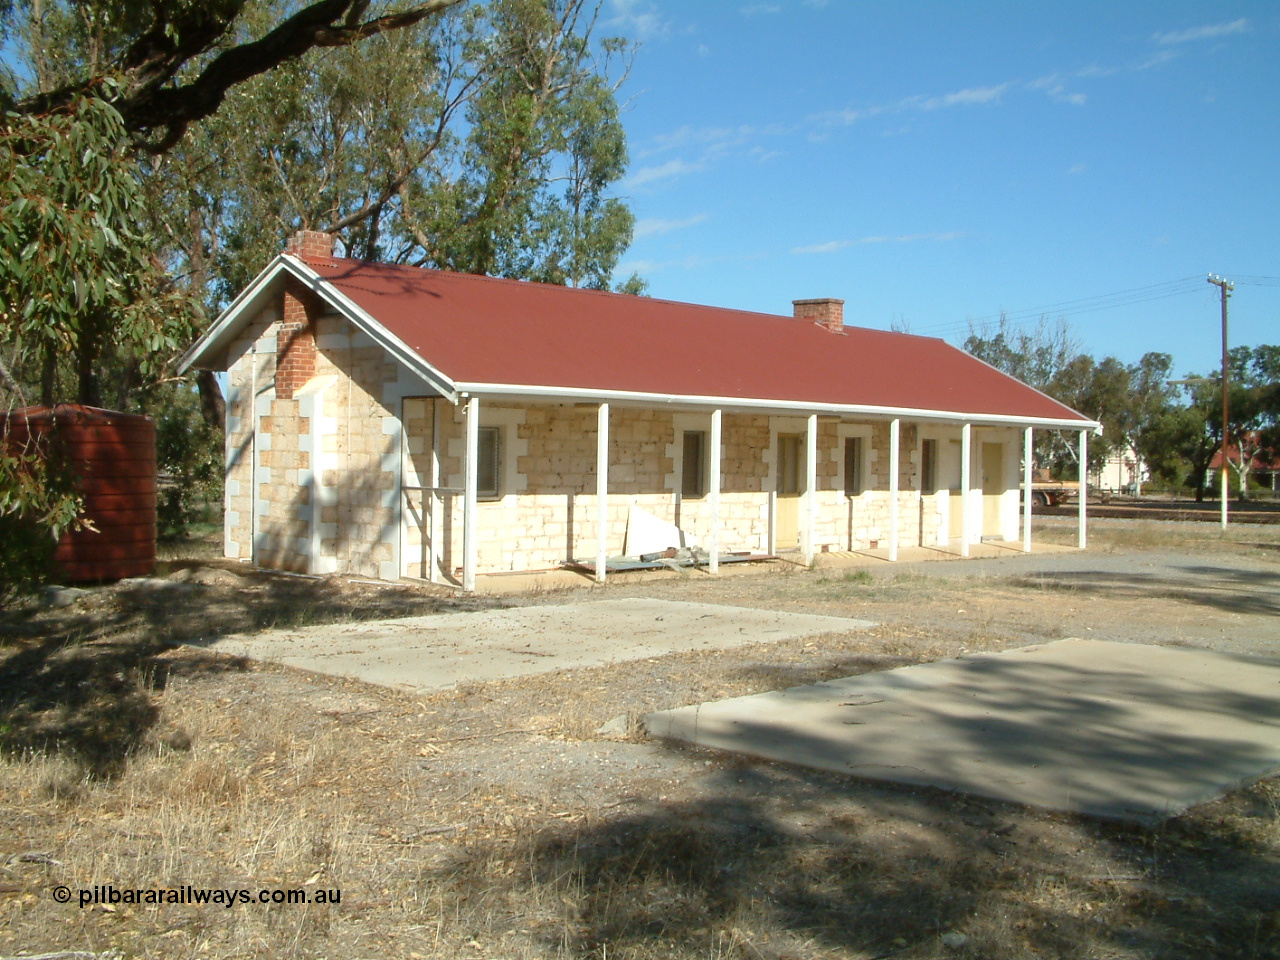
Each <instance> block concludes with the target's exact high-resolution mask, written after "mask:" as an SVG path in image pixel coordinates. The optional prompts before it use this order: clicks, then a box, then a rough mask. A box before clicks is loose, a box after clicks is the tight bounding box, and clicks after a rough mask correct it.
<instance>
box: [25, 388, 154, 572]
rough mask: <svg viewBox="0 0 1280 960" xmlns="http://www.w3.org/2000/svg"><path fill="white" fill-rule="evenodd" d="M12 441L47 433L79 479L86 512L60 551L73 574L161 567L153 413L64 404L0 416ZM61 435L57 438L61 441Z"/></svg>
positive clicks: (63, 567) (60, 560)
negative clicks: (82, 526)
mask: <svg viewBox="0 0 1280 960" xmlns="http://www.w3.org/2000/svg"><path fill="white" fill-rule="evenodd" d="M6 425H7V426H8V436H9V443H10V445H14V444H23V443H25V442H26V441H27V440H28V439H29V438H31V437H42V438H45V439H47V440H48V441H51V442H56V443H57V444H59V448H58V449H59V450H60V451H61V455H62V456H65V457H66V460H67V462H68V463H69V465H70V467H71V469H72V470H73V471H74V472H75V474H76V476H78V477H79V483H80V490H81V492H82V493H83V494H84V517H85V518H86V519H88V520H89V521H91V522H92V524H93V526H94V527H95V528H96V530H69V531H67V532H66V533H64V534H63V535H62V538H61V539H60V540H59V541H58V549H57V552H56V553H55V554H54V559H55V560H56V561H57V565H58V570H59V572H60V573H61V575H62V577H63V578H64V579H66V580H72V581H83V580H119V579H122V578H124V577H142V576H147V575H148V574H150V573H152V572H153V571H154V570H155V565H156V425H155V421H153V420H151V419H150V418H148V417H140V416H137V415H135V414H131V413H118V412H116V411H114V410H102V409H100V408H98V407H86V406H82V405H80V404H69V403H63V404H58V405H57V406H55V407H24V408H22V409H19V410H14V411H12V412H10V413H8V414H0V431H2V430H3V429H4V427H5V426H6ZM55 438H56V439H55Z"/></svg>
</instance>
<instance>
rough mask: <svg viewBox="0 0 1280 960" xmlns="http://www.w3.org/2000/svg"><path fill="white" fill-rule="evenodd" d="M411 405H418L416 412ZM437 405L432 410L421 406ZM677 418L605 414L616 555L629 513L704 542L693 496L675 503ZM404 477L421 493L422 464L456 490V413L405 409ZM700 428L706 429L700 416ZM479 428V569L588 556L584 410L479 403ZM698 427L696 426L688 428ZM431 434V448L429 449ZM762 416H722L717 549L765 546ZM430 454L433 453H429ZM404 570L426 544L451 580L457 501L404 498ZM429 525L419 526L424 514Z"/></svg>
mask: <svg viewBox="0 0 1280 960" xmlns="http://www.w3.org/2000/svg"><path fill="white" fill-rule="evenodd" d="M419 403H420V404H421V405H420V406H419ZM433 404H438V405H439V413H438V414H436V413H435V412H434V411H433V410H432V409H431V407H432V405H433ZM677 416H682V415H673V414H671V413H670V412H665V411H660V410H648V409H639V408H627V407H615V408H614V409H612V410H611V412H610V423H609V439H610V444H609V447H610V450H609V503H608V528H607V534H606V535H607V541H608V552H609V554H610V555H611V556H613V555H618V554H621V553H623V551H624V549H626V535H627V521H628V516H629V512H630V509H631V507H633V506H637V507H640V508H642V509H644V510H647V511H649V512H650V513H653V514H655V515H656V516H658V517H660V518H662V519H663V520H666V521H667V522H670V523H674V524H677V525H678V526H680V527H681V528H682V529H684V530H685V531H686V532H688V533H689V534H691V535H692V536H693V537H695V538H697V539H699V540H700V541H702V542H706V539H707V538H708V536H709V534H710V530H711V524H710V504H709V502H708V501H707V499H706V498H705V497H703V498H698V499H682V497H681V496H680V492H679V483H678V482H677V479H676V462H675V455H674V454H673V451H674V450H675V449H676V448H677V446H678V443H677V428H676V419H677ZM404 417H405V420H404V425H405V435H406V444H407V447H406V450H407V453H406V476H407V477H414V478H417V481H415V482H410V480H406V483H407V484H409V485H411V486H431V485H433V484H431V483H430V481H429V479H427V480H423V479H422V478H430V477H431V476H432V475H433V472H432V471H433V458H434V461H435V463H437V464H438V466H437V467H436V468H435V470H436V472H435V474H434V475H435V476H437V477H438V478H439V481H440V482H439V483H438V484H434V485H438V486H444V487H448V488H451V489H453V490H456V491H461V488H462V484H463V473H462V469H463V454H464V431H465V424H464V420H465V416H464V412H463V410H462V409H461V408H459V407H454V406H453V405H452V404H448V403H445V402H444V401H427V400H423V401H420V402H419V401H416V400H409V401H406V406H405V414H404ZM706 419H707V424H708V425H709V418H706ZM480 425H481V426H483V427H497V428H498V430H499V438H500V439H499V451H500V452H499V461H500V475H501V485H500V496H499V497H498V498H497V499H496V500H490V501H481V502H480V503H479V504H478V506H477V516H476V552H477V563H478V568H479V569H480V570H481V571H504V570H537V569H545V568H548V567H554V566H557V565H559V564H560V563H562V562H564V561H565V560H568V559H587V558H594V557H595V554H596V519H597V518H596V496H595V491H596V469H595V467H596V440H597V411H596V408H595V406H594V405H581V406H579V405H573V404H540V405H530V406H523V405H519V406H517V405H511V404H501V403H492V402H486V401H482V402H481V404H480ZM694 426H697V427H698V428H699V429H704V428H705V427H704V426H703V425H702V424H701V423H700V422H698V423H695V424H694ZM433 431H434V438H435V439H434V441H433V440H432V436H433ZM767 440H768V418H766V417H755V416H725V417H724V419H723V422H722V434H721V445H722V451H723V460H722V482H721V486H722V493H721V500H720V524H719V530H720V548H721V550H724V551H731V550H752V551H756V550H761V549H763V548H764V545H765V543H766V542H767V534H768V500H767V496H766V495H765V493H764V487H765V485H766V478H767V476H768V467H767V464H766V463H765V458H764V456H763V452H764V448H765V446H766V445H767ZM433 451H434V453H433ZM406 502H407V504H408V515H407V518H406V519H407V525H408V527H409V528H408V529H407V530H406V535H405V558H404V568H405V573H406V574H407V575H410V576H423V575H424V571H426V572H429V571H427V570H426V563H427V560H426V558H427V556H428V552H429V551H428V544H429V542H430V539H431V537H432V535H433V532H434V535H435V536H436V537H437V540H438V543H439V546H440V550H439V561H440V572H441V573H442V574H444V575H445V576H456V575H457V573H458V571H459V569H460V567H461V564H462V556H463V554H462V549H463V546H462V528H463V514H462V497H461V494H460V492H458V493H448V494H445V495H443V496H442V497H441V498H440V499H438V500H435V501H432V500H431V498H430V497H428V496H421V495H420V496H417V497H414V496H413V495H410V496H409V497H408V498H407V501H406ZM433 508H434V509H435V511H436V519H435V520H434V521H433V520H432V519H431V514H432V509H433Z"/></svg>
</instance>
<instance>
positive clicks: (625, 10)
mask: <svg viewBox="0 0 1280 960" xmlns="http://www.w3.org/2000/svg"><path fill="white" fill-rule="evenodd" d="M609 5H610V6H611V7H612V8H613V16H611V17H610V18H609V19H608V20H606V21H605V25H606V26H609V27H612V28H613V29H615V30H620V31H622V32H623V33H625V34H628V35H630V36H633V37H636V38H637V39H640V40H651V39H653V38H654V37H664V36H666V35H667V34H668V33H669V32H670V30H671V25H670V24H669V23H668V22H667V21H666V20H664V19H662V17H661V16H660V15H659V13H658V10H657V7H655V6H654V5H653V3H652V2H650V0H610V4H609Z"/></svg>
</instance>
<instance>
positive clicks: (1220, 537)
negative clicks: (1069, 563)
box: [1032, 517, 1280, 553]
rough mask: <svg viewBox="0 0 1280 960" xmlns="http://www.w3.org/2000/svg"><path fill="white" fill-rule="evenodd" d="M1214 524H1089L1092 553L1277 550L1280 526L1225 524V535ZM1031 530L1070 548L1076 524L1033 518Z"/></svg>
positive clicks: (1041, 538)
mask: <svg viewBox="0 0 1280 960" xmlns="http://www.w3.org/2000/svg"><path fill="white" fill-rule="evenodd" d="M1209 519H1210V520H1211V521H1215V522H1205V523H1175V522H1172V521H1170V522H1161V521H1159V520H1108V521H1105V522H1102V523H1100V522H1098V521H1096V520H1094V521H1091V522H1090V524H1089V549H1091V550H1152V549H1167V550H1185V549H1188V548H1193V549H1196V550H1198V551H1204V550H1223V551H1228V552H1233V553H1234V552H1238V551H1240V550H1242V549H1245V550H1247V549H1250V548H1256V547H1261V548H1263V549H1275V548H1276V547H1280V524H1259V523H1236V524H1228V527H1227V529H1226V531H1225V532H1224V531H1223V530H1222V529H1221V528H1220V527H1219V526H1218V525H1217V523H1216V518H1209ZM1032 530H1033V532H1034V535H1035V539H1036V541H1037V542H1041V543H1052V544H1060V545H1064V546H1072V545H1074V544H1075V543H1076V536H1077V533H1076V522H1075V521H1074V520H1069V519H1065V518H1062V517H1036V518H1035V519H1034V520H1033V521H1032Z"/></svg>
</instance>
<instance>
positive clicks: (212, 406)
mask: <svg viewBox="0 0 1280 960" xmlns="http://www.w3.org/2000/svg"><path fill="white" fill-rule="evenodd" d="M196 386H197V387H199V388H200V412H201V413H203V414H204V419H205V423H207V424H209V426H211V427H215V428H217V429H218V430H225V429H226V423H227V401H226V400H224V399H223V397H222V388H221V387H220V386H218V378H217V376H216V375H215V374H214V372H213V371H212V370H199V371H197V372H196Z"/></svg>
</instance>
